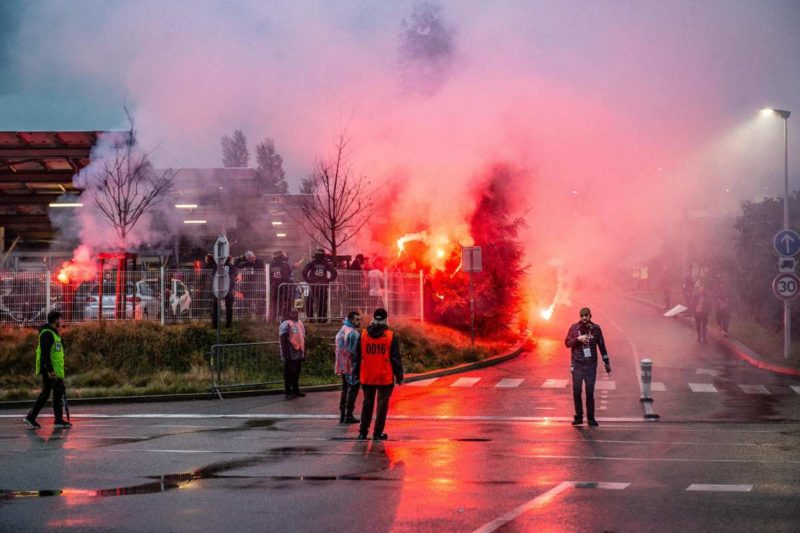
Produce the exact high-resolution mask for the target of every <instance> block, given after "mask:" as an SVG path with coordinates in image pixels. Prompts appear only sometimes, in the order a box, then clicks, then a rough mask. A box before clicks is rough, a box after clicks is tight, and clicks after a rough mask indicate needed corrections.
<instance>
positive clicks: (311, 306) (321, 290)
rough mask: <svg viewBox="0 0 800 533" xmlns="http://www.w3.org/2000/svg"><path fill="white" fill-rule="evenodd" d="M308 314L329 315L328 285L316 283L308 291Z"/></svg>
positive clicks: (323, 316) (320, 316)
mask: <svg viewBox="0 0 800 533" xmlns="http://www.w3.org/2000/svg"><path fill="white" fill-rule="evenodd" d="M306 316H307V317H308V318H309V319H311V318H312V317H317V318H325V317H327V316H328V286H327V285H314V286H312V287H311V288H310V289H309V291H308V298H306Z"/></svg>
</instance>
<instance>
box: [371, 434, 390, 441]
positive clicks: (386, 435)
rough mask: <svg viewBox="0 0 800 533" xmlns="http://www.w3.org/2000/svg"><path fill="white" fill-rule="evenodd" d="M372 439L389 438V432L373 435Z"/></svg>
mask: <svg viewBox="0 0 800 533" xmlns="http://www.w3.org/2000/svg"><path fill="white" fill-rule="evenodd" d="M372 440H389V435H388V434H387V433H381V434H380V435H373V436H372Z"/></svg>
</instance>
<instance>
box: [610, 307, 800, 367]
mask: <svg viewBox="0 0 800 533" xmlns="http://www.w3.org/2000/svg"><path fill="white" fill-rule="evenodd" d="M625 297H626V298H628V299H629V300H633V301H635V302H639V303H641V304H645V305H649V306H650V307H655V308H657V309H659V310H662V308H661V306H660V305H658V304H657V303H655V302H651V301H650V300H646V299H644V298H640V297H638V296H633V295H630V294H627V295H625ZM676 318H678V319H681V321H682V322H683V323H684V324H686V325H687V326H691V325H692V324H691V321H692V319H691V318H690V317H676ZM708 334H709V336H710V337H711V338H712V339H714V340H715V341H716V342H717V344H719V345H720V346H722V347H723V348H724V349H725V352H726V353H728V354H730V355H733V356H735V357H738V358H739V359H742V360H744V361H746V362H747V363H749V364H751V365H752V366H754V367H756V368H760V369H762V370H769V371H770V372H775V373H776V374H784V375H787V376H800V369H797V368H792V367H788V366H783V365H779V364H777V363H773V362H771V361H767V360H765V359H764V358H763V357H761V356H760V355H759V354H758V353H756V352H755V351H754V350H752V349H751V348H750V347H748V346H746V345H745V344H743V343H742V342H741V341H738V340H736V339H734V338H732V337H724V336H722V335H720V334H718V333H716V332H714V331H709V332H708Z"/></svg>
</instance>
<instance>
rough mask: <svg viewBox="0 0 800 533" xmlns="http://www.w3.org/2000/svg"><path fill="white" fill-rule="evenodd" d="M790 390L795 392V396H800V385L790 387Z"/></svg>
mask: <svg viewBox="0 0 800 533" xmlns="http://www.w3.org/2000/svg"><path fill="white" fill-rule="evenodd" d="M791 388H792V390H793V391H795V392H796V393H797V394H800V385H791Z"/></svg>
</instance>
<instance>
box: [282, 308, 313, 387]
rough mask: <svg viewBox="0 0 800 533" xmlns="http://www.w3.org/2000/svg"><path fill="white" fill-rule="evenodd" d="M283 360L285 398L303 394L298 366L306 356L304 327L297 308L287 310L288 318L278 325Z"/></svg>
mask: <svg viewBox="0 0 800 533" xmlns="http://www.w3.org/2000/svg"><path fill="white" fill-rule="evenodd" d="M278 335H279V336H280V345H281V361H283V383H284V390H285V392H286V399H287V400H291V399H293V398H298V397H302V396H305V394H304V393H302V392H300V367H301V365H302V364H303V361H304V360H305V358H306V328H305V326H304V325H303V323H302V322H300V313H299V312H298V311H297V309H292V310H291V311H289V318H288V320H284V321H283V322H281V325H280V326H279V327H278Z"/></svg>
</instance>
